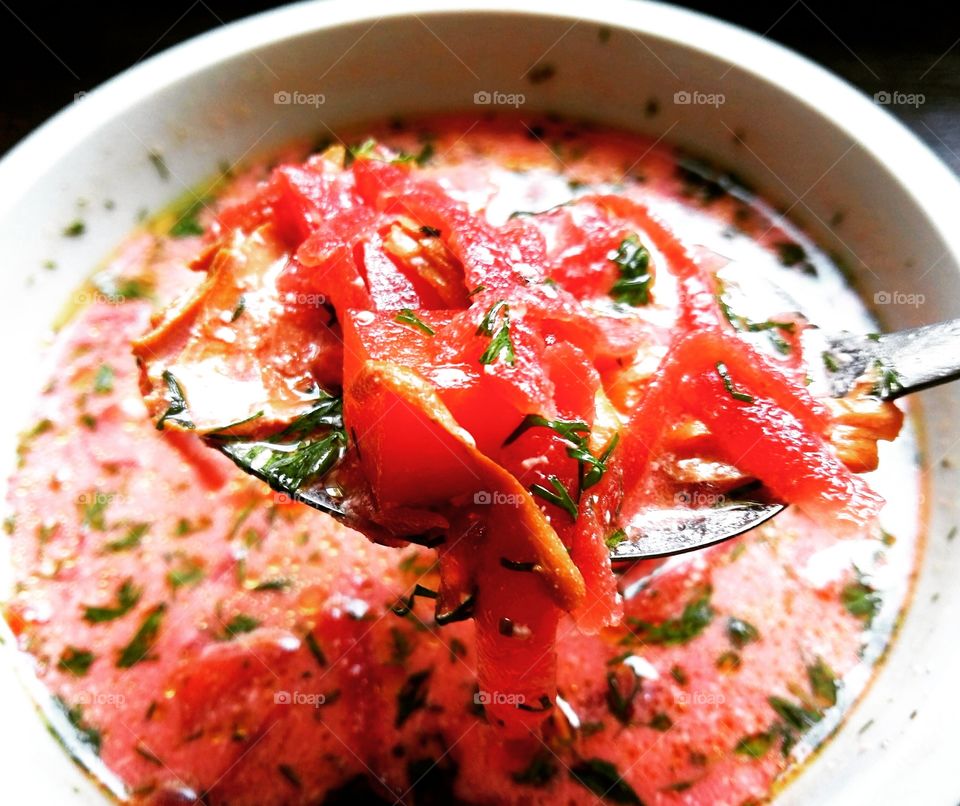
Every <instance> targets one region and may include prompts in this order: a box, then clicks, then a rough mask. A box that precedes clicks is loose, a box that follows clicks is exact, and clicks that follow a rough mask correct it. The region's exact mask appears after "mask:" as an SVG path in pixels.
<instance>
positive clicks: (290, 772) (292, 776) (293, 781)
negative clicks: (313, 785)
mask: <svg viewBox="0 0 960 806" xmlns="http://www.w3.org/2000/svg"><path fill="white" fill-rule="evenodd" d="M277 770H279V771H280V774H281V775H282V776H283V777H284V778H286V779H287V781H289V782H290V785H291V786H293V787H294V789H301V788H302V787H303V784H302V783H301V781H300V776H299V775H297V771H296V770H295V769H294V768H293V767H291V766H290V765H289V764H278V765H277Z"/></svg>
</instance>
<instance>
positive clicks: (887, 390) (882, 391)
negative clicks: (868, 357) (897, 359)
mask: <svg viewBox="0 0 960 806" xmlns="http://www.w3.org/2000/svg"><path fill="white" fill-rule="evenodd" d="M873 370H874V373H875V375H876V380H875V381H874V384H873V389H872V390H871V392H872V393H873V394H874V395H876V396H877V397H881V398H884V399H887V398H890V397H892V396H893V395H895V394H897V393H898V392H900V391H901V390H902V389H903V383H902V382H901V381H900V375H899V373H898V372H897V371H896V370H895V369H894V368H893V367H891V366H888V365H887V364H886V363H884V361H883V360H882V359H880V358H877V359H874V362H873Z"/></svg>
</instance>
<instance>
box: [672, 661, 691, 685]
mask: <svg viewBox="0 0 960 806" xmlns="http://www.w3.org/2000/svg"><path fill="white" fill-rule="evenodd" d="M670 676H671V677H672V678H673V679H674V680H676V681H677V682H678V683H679V684H680V685H681V686H685V685H687V683H689V682H690V678H689V677H688V676H687V673H686V672H685V671H684V670H683V667H682V666H677V665H676V664H674V665H673V666H671V667H670Z"/></svg>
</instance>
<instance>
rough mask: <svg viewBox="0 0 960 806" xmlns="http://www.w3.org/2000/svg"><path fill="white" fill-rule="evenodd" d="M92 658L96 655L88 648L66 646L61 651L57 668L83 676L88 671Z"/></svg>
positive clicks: (94, 658) (76, 675)
mask: <svg viewBox="0 0 960 806" xmlns="http://www.w3.org/2000/svg"><path fill="white" fill-rule="evenodd" d="M94 660H96V656H95V655H94V654H93V653H92V652H91V651H90V650H89V649H78V648H77V647H75V646H68V647H67V648H66V649H64V650H63V652H62V653H61V655H60V660H59V661H58V662H57V668H58V669H60V670H61V671H63V672H69V673H70V674H72V675H73V676H74V677H83V676H84V675H85V674H86V673H87V672H89V671H90V667H91V666H92V665H93V662H94Z"/></svg>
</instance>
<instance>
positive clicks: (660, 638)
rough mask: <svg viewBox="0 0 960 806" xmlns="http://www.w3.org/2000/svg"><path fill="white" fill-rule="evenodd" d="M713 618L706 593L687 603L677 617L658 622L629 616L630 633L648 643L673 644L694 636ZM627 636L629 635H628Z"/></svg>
mask: <svg viewBox="0 0 960 806" xmlns="http://www.w3.org/2000/svg"><path fill="white" fill-rule="evenodd" d="M712 619H713V608H712V607H711V606H710V599H709V596H708V595H703V596H701V597H699V598H697V599H695V600H694V601H692V602H690V603H689V604H687V606H686V607H684V608H683V613H682V614H681V615H680V617H679V618H674V619H667V620H666V621H663V622H661V623H659V624H651V623H650V622H646V621H640V620H639V619H635V618H632V617H631V618H629V619H628V621H629V623H630V626H631V628H632V631H633V632H632V634H633V636H634V637H636V638H638V639H639V640H640V641H643V642H645V643H648V644H663V645H665V646H674V645H677V644H685V643H687V642H689V641H691V640H693V639H694V638H696V637H697V636H698V635H699V634H700V633H701V632H703V630H704V629H705V628H706V626H707V625H708V624H709V623H710V622H711V620H712ZM628 637H629V636H628Z"/></svg>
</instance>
